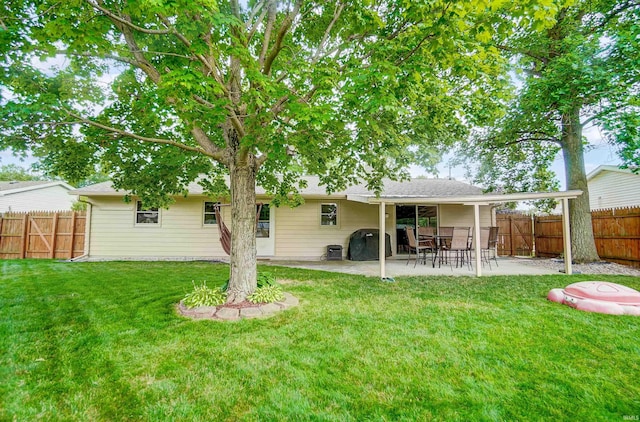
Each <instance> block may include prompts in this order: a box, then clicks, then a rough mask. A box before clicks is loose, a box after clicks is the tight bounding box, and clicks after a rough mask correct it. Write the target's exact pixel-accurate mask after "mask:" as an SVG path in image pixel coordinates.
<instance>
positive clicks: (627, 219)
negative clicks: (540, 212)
mask: <svg viewBox="0 0 640 422" xmlns="http://www.w3.org/2000/svg"><path fill="white" fill-rule="evenodd" d="M591 219H592V222H593V237H594V239H595V242H596V248H597V249H598V255H600V258H602V259H604V260H607V261H612V262H617V263H620V264H625V265H630V266H632V267H636V268H640V207H632V208H613V209H606V210H597V211H592V212H591ZM535 220H536V222H535V233H536V255H537V256H541V257H549V256H558V255H560V254H561V253H562V250H563V248H562V218H561V217H560V216H557V215H552V216H546V217H536V219H535Z"/></svg>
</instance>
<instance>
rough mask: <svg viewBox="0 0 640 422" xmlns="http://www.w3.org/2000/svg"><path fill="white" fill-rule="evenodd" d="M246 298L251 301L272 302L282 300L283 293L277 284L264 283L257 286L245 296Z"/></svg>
mask: <svg viewBox="0 0 640 422" xmlns="http://www.w3.org/2000/svg"><path fill="white" fill-rule="evenodd" d="M247 300H248V301H249V302H251V303H272V302H277V301H279V300H284V293H283V292H282V288H281V287H280V286H279V285H277V284H273V285H266V286H262V287H258V288H257V289H256V291H255V292H253V293H252V294H250V295H249V296H247Z"/></svg>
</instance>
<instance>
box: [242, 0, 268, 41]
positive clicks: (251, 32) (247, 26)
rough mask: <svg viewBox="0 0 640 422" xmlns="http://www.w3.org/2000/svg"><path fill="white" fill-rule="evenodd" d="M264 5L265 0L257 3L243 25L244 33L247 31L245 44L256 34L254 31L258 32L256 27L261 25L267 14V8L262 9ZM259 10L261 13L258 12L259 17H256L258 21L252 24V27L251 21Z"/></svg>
mask: <svg viewBox="0 0 640 422" xmlns="http://www.w3.org/2000/svg"><path fill="white" fill-rule="evenodd" d="M265 4H266V1H265V0H261V1H259V2H257V3H256V5H255V6H254V7H253V10H252V11H251V14H250V15H249V18H248V19H247V22H246V23H245V31H247V34H248V35H247V42H249V41H251V39H252V38H253V35H254V34H255V33H256V31H257V30H258V27H259V26H260V25H261V24H262V21H263V20H264V17H265V16H266V14H267V8H265V7H263V6H264V5H265ZM260 10H261V12H260V16H259V17H258V20H257V21H256V22H254V23H253V25H251V22H253V20H254V19H255V17H256V14H257V13H258V11H260Z"/></svg>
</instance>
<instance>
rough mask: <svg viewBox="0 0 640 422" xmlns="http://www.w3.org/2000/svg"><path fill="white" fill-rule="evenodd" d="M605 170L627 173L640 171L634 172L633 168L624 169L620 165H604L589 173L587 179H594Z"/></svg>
mask: <svg viewBox="0 0 640 422" xmlns="http://www.w3.org/2000/svg"><path fill="white" fill-rule="evenodd" d="M605 171H612V172H616V173H627V174H639V173H634V172H633V170H632V169H630V168H626V169H623V168H620V167H619V166H607V165H602V166H598V167H596V168H595V170H593V171H592V172H590V173H589V174H587V181H589V180H591V179H593V178H594V177H596V176H597V175H599V174H601V173H603V172H605ZM639 175H640V174H639Z"/></svg>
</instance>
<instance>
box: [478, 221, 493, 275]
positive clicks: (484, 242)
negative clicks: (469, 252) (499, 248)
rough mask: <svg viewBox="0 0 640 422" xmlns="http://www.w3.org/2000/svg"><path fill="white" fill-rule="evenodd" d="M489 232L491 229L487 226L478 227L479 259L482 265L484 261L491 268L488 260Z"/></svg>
mask: <svg viewBox="0 0 640 422" xmlns="http://www.w3.org/2000/svg"><path fill="white" fill-rule="evenodd" d="M490 233H491V229H490V228H489V227H481V228H480V259H481V261H482V264H483V266H484V263H485V262H486V263H487V264H489V269H491V262H489V236H490Z"/></svg>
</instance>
